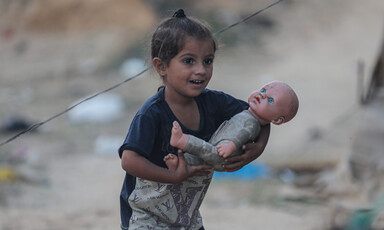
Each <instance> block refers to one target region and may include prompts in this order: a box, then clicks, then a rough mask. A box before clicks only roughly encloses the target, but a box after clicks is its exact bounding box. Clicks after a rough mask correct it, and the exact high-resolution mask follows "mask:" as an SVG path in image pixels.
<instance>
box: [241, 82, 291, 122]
mask: <svg viewBox="0 0 384 230" xmlns="http://www.w3.org/2000/svg"><path fill="white" fill-rule="evenodd" d="M292 97H293V95H292V89H291V88H290V87H289V86H287V85H286V84H285V83H282V82H271V83H268V84H266V85H265V86H263V87H262V88H261V89H260V90H257V91H254V92H252V94H251V95H250V96H249V98H248V103H249V110H250V112H251V113H252V114H254V115H255V116H256V117H257V118H258V119H259V120H261V122H262V123H269V122H272V123H274V124H276V125H279V124H282V123H284V122H286V120H287V116H289V113H290V108H291V106H292V101H294V100H293V98H292ZM290 119H291V118H289V120H290Z"/></svg>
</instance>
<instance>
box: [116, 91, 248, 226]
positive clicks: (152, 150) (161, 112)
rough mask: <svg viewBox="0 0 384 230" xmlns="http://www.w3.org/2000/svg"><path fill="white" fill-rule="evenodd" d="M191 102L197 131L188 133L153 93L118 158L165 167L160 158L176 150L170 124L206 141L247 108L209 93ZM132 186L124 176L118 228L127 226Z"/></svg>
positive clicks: (132, 180)
mask: <svg viewBox="0 0 384 230" xmlns="http://www.w3.org/2000/svg"><path fill="white" fill-rule="evenodd" d="M195 100H196V102H197V105H198V108H199V113H200V127H199V129H198V130H191V129H188V128H186V127H185V126H184V125H183V124H182V123H181V122H180V121H179V120H178V119H177V118H176V116H175V115H174V114H173V112H172V110H171V109H170V107H169V106H168V104H167V103H166V101H165V99H164V89H161V90H160V91H159V92H157V93H156V94H155V95H154V96H152V97H151V98H150V99H148V100H147V101H146V102H145V103H144V104H143V106H142V107H141V108H140V109H139V111H138V112H137V113H136V115H135V117H134V118H133V120H132V123H131V126H130V128H129V131H128V134H127V136H126V138H125V141H124V144H123V145H122V146H121V147H120V149H119V155H120V157H121V154H122V153H123V151H124V150H132V151H134V152H136V153H138V154H140V155H142V156H144V157H145V158H147V159H148V160H149V161H151V162H152V163H154V164H156V165H158V166H160V167H166V165H165V162H164V160H163V158H164V156H166V155H167V154H169V153H173V154H176V155H177V149H176V148H174V147H172V146H171V145H170V143H169V142H170V138H171V129H172V123H173V121H175V120H176V121H178V122H179V124H180V126H181V128H182V130H183V133H185V134H190V135H193V136H196V137H198V138H201V139H203V140H205V141H208V140H209V139H210V138H211V136H212V134H213V133H214V132H215V130H216V129H217V128H218V127H219V126H220V124H221V123H222V122H224V121H225V120H229V119H230V118H231V117H232V116H234V115H235V114H237V113H239V112H241V111H243V110H244V109H247V108H248V104H247V103H246V102H244V101H242V100H238V99H235V98H234V97H232V96H229V95H227V94H225V93H223V92H219V91H214V90H209V89H205V90H204V91H203V93H201V94H200V95H199V96H197V97H196V98H195ZM135 183H136V178H135V177H134V176H132V175H130V174H128V173H126V176H125V180H124V184H123V188H122V190H121V195H120V208H121V221H122V226H128V223H129V219H130V217H131V214H132V210H131V208H130V207H129V204H128V197H129V195H130V194H131V192H132V191H133V189H134V188H135Z"/></svg>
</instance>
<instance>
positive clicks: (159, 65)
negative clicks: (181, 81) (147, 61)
mask: <svg viewBox="0 0 384 230" xmlns="http://www.w3.org/2000/svg"><path fill="white" fill-rule="evenodd" d="M152 64H153V66H154V67H155V69H156V71H157V73H158V74H159V75H160V76H162V77H164V76H165V74H166V68H165V67H166V65H165V64H164V63H163V62H162V61H161V59H160V58H158V57H155V58H154V59H153V60H152Z"/></svg>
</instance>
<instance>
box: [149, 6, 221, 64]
mask: <svg viewBox="0 0 384 230" xmlns="http://www.w3.org/2000/svg"><path fill="white" fill-rule="evenodd" d="M187 37H192V38H195V39H198V40H205V39H208V40H211V41H212V46H213V50H214V51H216V49H217V45H216V41H215V39H214V37H213V35H212V32H211V31H210V29H209V28H208V27H207V26H205V25H204V24H203V23H201V22H199V21H198V20H196V19H193V18H190V17H187V16H185V14H184V11H183V10H182V9H180V10H178V11H176V12H175V13H174V15H173V16H172V17H171V18H168V19H166V20H165V21H163V22H162V23H161V24H160V25H159V26H158V27H157V29H156V30H155V32H154V33H153V36H152V42H151V56H152V59H153V58H155V57H158V58H160V60H161V61H162V62H164V63H166V64H169V62H170V60H171V59H172V58H173V57H175V56H176V55H177V54H178V53H179V51H180V50H181V49H183V47H184V43H185V39H186V38H187Z"/></svg>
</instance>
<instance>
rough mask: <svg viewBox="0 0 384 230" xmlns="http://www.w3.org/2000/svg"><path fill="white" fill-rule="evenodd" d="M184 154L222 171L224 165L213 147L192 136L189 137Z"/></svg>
mask: <svg viewBox="0 0 384 230" xmlns="http://www.w3.org/2000/svg"><path fill="white" fill-rule="evenodd" d="M185 152H187V153H189V154H192V155H195V156H197V157H199V158H201V159H202V160H203V161H204V162H206V163H207V164H209V165H212V166H214V168H215V170H217V171H222V170H223V168H222V165H223V164H224V163H225V160H224V158H222V157H221V156H220V155H219V154H218V152H217V149H216V147H215V146H214V145H212V144H210V143H208V142H206V141H204V140H202V139H200V138H197V137H194V136H191V135H190V136H189V141H188V144H187V146H186V147H185Z"/></svg>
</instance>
